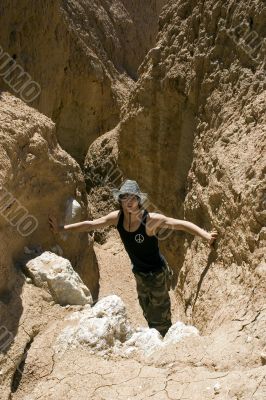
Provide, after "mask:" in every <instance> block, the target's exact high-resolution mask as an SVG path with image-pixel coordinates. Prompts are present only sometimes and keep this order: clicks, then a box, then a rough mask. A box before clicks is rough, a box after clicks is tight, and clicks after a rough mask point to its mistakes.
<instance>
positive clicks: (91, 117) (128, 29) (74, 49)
mask: <svg viewBox="0 0 266 400" xmlns="http://www.w3.org/2000/svg"><path fill="white" fill-rule="evenodd" d="M164 3H165V0H150V1H145V2H144V4H143V2H142V1H138V2H137V4H136V2H135V1H134V2H133V1H132V0H123V1H122V0H116V1H110V0H97V1H93V2H88V1H84V0H67V1H61V0H56V1H52V2H51V1H48V0H45V1H39V0H38V1H35V0H31V1H29V2H27V4H25V3H24V2H21V1H18V0H12V1H7V0H4V1H2V2H1V5H0V21H1V24H0V75H1V77H2V79H1V82H0V88H3V89H6V90H10V91H11V92H12V93H13V94H15V95H18V96H20V95H21V93H22V92H23V85H24V84H25V83H27V79H28V76H27V75H26V74H29V76H30V79H31V80H32V81H33V82H35V86H34V85H33V86H32V92H33V93H32V94H31V95H28V96H26V95H25V96H24V98H26V100H27V101H30V105H31V106H33V107H35V108H37V109H38V110H39V111H40V112H42V113H44V114H45V115H47V116H48V117H50V118H51V119H52V120H53V121H54V122H56V123H57V136H58V140H59V143H60V144H61V146H62V147H63V148H64V149H65V150H67V151H68V152H69V153H70V154H71V155H72V156H73V157H75V159H76V160H78V161H79V162H80V163H81V164H82V162H83V160H84V157H85V155H86V153H87V150H88V146H89V145H90V144H91V143H92V142H93V140H94V139H96V138H97V137H98V136H100V135H101V134H103V133H104V132H106V131H107V130H109V129H111V128H113V127H114V126H115V125H116V124H117V123H118V121H119V115H120V111H121V108H122V106H123V104H124V103H125V99H126V98H127V96H128V92H129V90H130V88H131V87H132V85H133V84H134V80H136V78H137V68H138V66H139V64H140V63H141V61H142V59H143V57H144V56H145V54H146V52H147V50H148V49H149V48H150V47H151V46H152V45H153V43H154V41H155V37H156V34H157V31H158V15H159V12H160V9H161V7H162V6H163V4H164ZM140 8H141V9H142V12H141V13H139V9H140ZM5 53H7V54H5ZM22 94H23V93H22Z"/></svg>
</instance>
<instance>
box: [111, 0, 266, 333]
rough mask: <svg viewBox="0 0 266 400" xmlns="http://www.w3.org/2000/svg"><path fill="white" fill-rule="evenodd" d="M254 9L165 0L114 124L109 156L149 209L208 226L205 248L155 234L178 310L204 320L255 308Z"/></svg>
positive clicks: (259, 43) (258, 69) (259, 23)
mask: <svg viewBox="0 0 266 400" xmlns="http://www.w3.org/2000/svg"><path fill="white" fill-rule="evenodd" d="M265 17H266V9H265V7H262V4H261V2H259V1H254V2H252V3H249V4H247V3H245V2H239V3H231V2H229V1H225V2H224V1H223V2H222V1H211V0H209V1H204V2H198V1H188V0H181V1H178V2H176V1H172V2H169V3H168V6H167V7H165V9H164V10H163V12H162V14H161V16H160V20H159V25H160V33H159V37H158V42H157V44H156V47H155V48H153V49H151V50H150V52H149V53H148V54H147V56H146V58H145V60H144V62H143V64H142V65H141V67H140V69H139V71H140V72H141V75H140V78H139V80H138V82H137V85H136V88H135V89H134V91H132V93H131V95H130V99H129V102H128V105H127V107H126V110H125V112H124V118H123V120H122V122H121V123H120V125H119V128H118V130H119V139H118V148H119V152H118V166H119V168H121V170H122V171H123V172H124V175H125V176H126V177H129V178H134V179H136V180H137V181H138V182H139V184H140V186H141V188H142V189H143V191H145V192H148V193H149V194H150V201H151V209H156V211H159V212H164V213H165V214H166V215H169V216H172V217H175V218H181V219H183V218H185V219H187V220H190V221H192V222H194V223H196V224H198V225H199V226H201V227H203V228H205V229H206V230H211V229H212V228H216V229H217V230H218V232H219V239H218V241H217V246H216V248H215V249H214V250H212V251H211V249H209V248H208V246H207V244H206V243H204V242H202V240H201V239H200V238H195V239H194V238H193V237H192V236H191V235H185V234H182V233H180V232H178V233H177V232H175V233H172V234H171V235H170V236H169V238H168V239H167V240H162V241H161V245H162V248H163V249H164V251H165V252H166V255H167V258H168V260H169V262H170V264H171V266H172V268H173V269H174V270H175V274H176V278H177V275H178V284H177V287H176V293H177V296H179V297H180V300H181V301H182V303H183V310H182V309H181V310H180V313H181V314H182V313H184V315H186V316H187V317H188V319H189V320H190V321H193V323H194V324H196V325H197V326H200V328H201V329H204V330H206V331H208V329H209V328H210V329H213V328H214V327H215V326H217V324H218V321H219V324H220V323H221V321H222V320H224V321H226V320H228V319H230V320H231V319H234V318H236V316H235V314H238V313H239V307H241V309H242V310H246V311H245V312H244V311H243V313H246V314H250V315H252V316H254V318H255V319H256V320H257V319H258V318H259V315H260V316H261V312H262V311H261V310H262V301H263V298H262V288H263V285H264V279H262V277H264V278H265V259H264V253H265V228H264V227H263V226H264V225H265V211H264V209H265V194H264V195H263V188H264V189H265V157H264V155H265V34H266V30H265V24H264V23H263V21H265ZM251 37H252V41H251ZM132 149H134V151H132ZM251 319H252V318H251Z"/></svg>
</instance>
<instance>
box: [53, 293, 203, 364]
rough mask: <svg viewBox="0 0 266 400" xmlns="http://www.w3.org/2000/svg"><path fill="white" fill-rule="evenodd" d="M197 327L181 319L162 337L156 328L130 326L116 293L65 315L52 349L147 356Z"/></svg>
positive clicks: (195, 330)
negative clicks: (85, 348) (76, 349)
mask: <svg viewBox="0 0 266 400" xmlns="http://www.w3.org/2000/svg"><path fill="white" fill-rule="evenodd" d="M198 334H199V333H198V330H197V329H196V328H195V327H193V326H187V325H185V324H183V323H182V322H177V323H176V324H174V325H173V326H172V327H171V328H170V329H169V331H168V333H167V334H166V336H165V337H164V338H162V336H161V335H160V333H159V332H158V331H157V330H156V329H149V328H144V327H142V328H138V329H136V330H134V329H132V327H131V326H130V324H129V321H128V318H127V314H126V309H125V305H124V303H123V301H122V300H121V299H120V297H118V296H116V295H111V296H107V297H104V298H103V299H101V300H100V301H99V302H98V303H97V304H96V305H95V306H94V307H88V306H85V307H84V309H83V310H82V311H77V312H74V313H72V314H71V315H70V316H69V317H67V318H66V320H65V323H64V329H63V331H62V332H61V334H60V335H59V336H58V338H57V341H56V344H55V350H56V352H57V353H64V352H65V351H66V350H67V349H68V348H69V347H74V348H75V347H78V346H86V347H87V348H89V349H90V350H91V352H93V353H100V354H101V355H104V354H110V353H113V354H117V355H120V356H124V357H128V356H131V355H135V354H141V355H144V356H149V355H150V354H152V353H153V352H154V351H155V350H157V349H158V348H162V347H164V346H168V345H170V344H174V343H177V342H179V341H181V340H182V339H183V338H184V337H186V336H191V335H198Z"/></svg>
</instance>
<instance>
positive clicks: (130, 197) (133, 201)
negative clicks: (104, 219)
mask: <svg viewBox="0 0 266 400" xmlns="http://www.w3.org/2000/svg"><path fill="white" fill-rule="evenodd" d="M119 198H120V200H121V205H122V208H123V210H124V211H127V212H131V213H132V212H134V211H138V210H139V202H138V197H137V196H135V195H134V194H129V193H125V194H123V195H121V196H119Z"/></svg>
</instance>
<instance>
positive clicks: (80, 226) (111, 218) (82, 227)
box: [48, 210, 119, 233]
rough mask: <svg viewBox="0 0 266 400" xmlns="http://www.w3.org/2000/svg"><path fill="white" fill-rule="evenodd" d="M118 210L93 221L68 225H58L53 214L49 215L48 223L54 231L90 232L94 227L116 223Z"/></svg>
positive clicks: (98, 227) (103, 226)
mask: <svg viewBox="0 0 266 400" xmlns="http://www.w3.org/2000/svg"><path fill="white" fill-rule="evenodd" d="M118 212H119V211H118V210H117V211H112V212H111V213H109V214H107V215H105V216H103V217H101V218H97V219H95V220H93V221H81V222H76V223H74V224H69V225H60V224H59V223H58V221H57V218H56V217H55V216H54V215H49V218H48V220H49V225H50V229H51V231H52V232H54V233H58V232H62V231H71V232H90V231H92V230H94V229H100V228H105V227H106V226H109V225H116V223H117V218H118Z"/></svg>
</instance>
